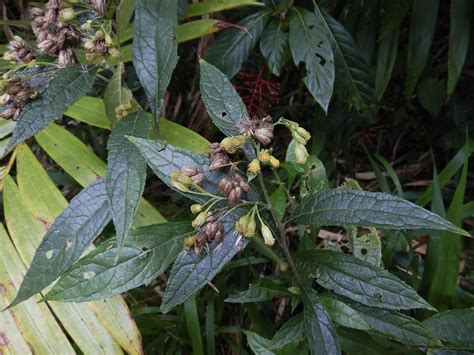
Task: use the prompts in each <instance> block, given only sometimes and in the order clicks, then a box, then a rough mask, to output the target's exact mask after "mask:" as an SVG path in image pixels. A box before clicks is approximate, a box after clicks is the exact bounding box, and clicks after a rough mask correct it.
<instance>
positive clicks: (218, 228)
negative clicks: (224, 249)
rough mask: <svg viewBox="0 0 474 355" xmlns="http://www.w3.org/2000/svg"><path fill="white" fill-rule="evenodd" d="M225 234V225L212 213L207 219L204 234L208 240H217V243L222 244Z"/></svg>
mask: <svg viewBox="0 0 474 355" xmlns="http://www.w3.org/2000/svg"><path fill="white" fill-rule="evenodd" d="M223 233H224V225H223V224H222V222H220V221H219V220H218V219H217V217H216V216H214V215H213V214H212V213H209V214H208V216H207V218H206V226H205V227H204V234H205V235H206V236H207V240H208V241H211V240H215V241H216V243H220V241H221V240H222V234H223Z"/></svg>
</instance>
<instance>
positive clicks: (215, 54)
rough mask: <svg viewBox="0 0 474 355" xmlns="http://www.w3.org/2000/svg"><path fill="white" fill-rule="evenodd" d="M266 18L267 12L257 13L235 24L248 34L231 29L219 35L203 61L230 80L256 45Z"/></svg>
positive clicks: (240, 30) (237, 29)
mask: <svg viewBox="0 0 474 355" xmlns="http://www.w3.org/2000/svg"><path fill="white" fill-rule="evenodd" d="M268 16H269V12H268V11H258V12H255V13H253V14H252V15H250V16H248V17H246V18H244V19H243V20H242V21H240V22H239V23H238V24H237V25H238V26H240V27H242V28H246V30H247V31H248V32H246V31H243V30H242V29H240V28H232V29H229V30H227V31H225V32H223V33H221V34H220V35H219V36H218V37H217V39H216V41H215V42H214V43H213V44H212V45H211V46H210V47H209V48H208V49H207V50H206V54H205V56H204V59H205V60H206V61H207V62H209V63H211V64H213V65H215V66H216V67H217V68H219V69H220V70H222V71H223V72H224V73H225V74H226V75H227V76H228V77H229V78H232V77H233V76H234V75H235V74H237V73H238V72H239V71H240V68H241V67H242V64H243V63H244V62H245V61H246V60H247V58H248V56H249V55H250V53H251V51H252V49H253V48H254V47H255V45H256V44H257V42H258V40H259V38H260V35H261V34H262V31H263V28H264V27H265V24H266V23H267V20H268Z"/></svg>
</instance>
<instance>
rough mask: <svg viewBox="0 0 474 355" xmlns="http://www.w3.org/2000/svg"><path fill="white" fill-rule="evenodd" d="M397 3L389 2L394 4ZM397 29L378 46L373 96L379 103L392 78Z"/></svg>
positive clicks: (396, 50) (396, 46) (396, 48)
mask: <svg viewBox="0 0 474 355" xmlns="http://www.w3.org/2000/svg"><path fill="white" fill-rule="evenodd" d="M396 2H397V1H390V3H396ZM399 33H400V31H399V29H398V28H397V29H396V30H394V31H393V32H392V33H390V34H389V35H388V36H386V37H385V38H384V39H383V40H382V42H380V45H379V51H378V55H377V70H376V74H375V96H376V97H377V101H380V100H381V99H382V97H383V94H384V93H385V90H386V89H387V86H388V83H389V82H390V78H391V77H392V71H393V66H394V65H395V60H396V59H397V52H398V37H399Z"/></svg>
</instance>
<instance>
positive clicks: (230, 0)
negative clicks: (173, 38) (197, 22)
mask: <svg viewBox="0 0 474 355" xmlns="http://www.w3.org/2000/svg"><path fill="white" fill-rule="evenodd" d="M241 6H264V4H263V3H261V2H258V1H253V0H219V1H206V2H200V3H193V4H189V5H188V6H187V7H186V13H185V14H184V16H183V17H185V18H186V17H194V16H200V15H204V14H209V13H212V12H220V11H224V10H230V9H235V8H237V7H241Z"/></svg>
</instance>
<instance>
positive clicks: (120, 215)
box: [105, 111, 151, 251]
mask: <svg viewBox="0 0 474 355" xmlns="http://www.w3.org/2000/svg"><path fill="white" fill-rule="evenodd" d="M150 128H151V122H150V121H149V120H148V117H147V116H146V114H145V113H144V112H143V111H139V112H135V113H132V114H130V115H128V116H127V117H125V118H124V119H122V120H120V121H119V122H117V124H116V125H115V126H114V128H113V129H112V133H111V134H110V137H109V143H108V145H107V149H108V156H107V174H106V175H105V188H106V191H107V198H108V201H109V205H110V211H111V213H112V219H113V221H114V225H115V230H116V232H117V242H118V244H119V248H118V251H120V247H121V246H122V245H123V243H124V242H125V239H126V237H127V234H128V232H129V230H130V228H131V227H132V223H133V220H134V218H135V214H136V212H137V208H138V203H139V202H140V197H141V196H142V194H143V189H144V188H145V179H146V161H145V159H144V158H143V155H142V154H141V153H140V151H139V150H138V148H137V147H136V146H135V145H134V144H133V143H132V142H130V141H129V140H128V138H127V137H128V136H129V135H130V136H135V137H141V138H146V137H147V136H148V132H149V131H150Z"/></svg>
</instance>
